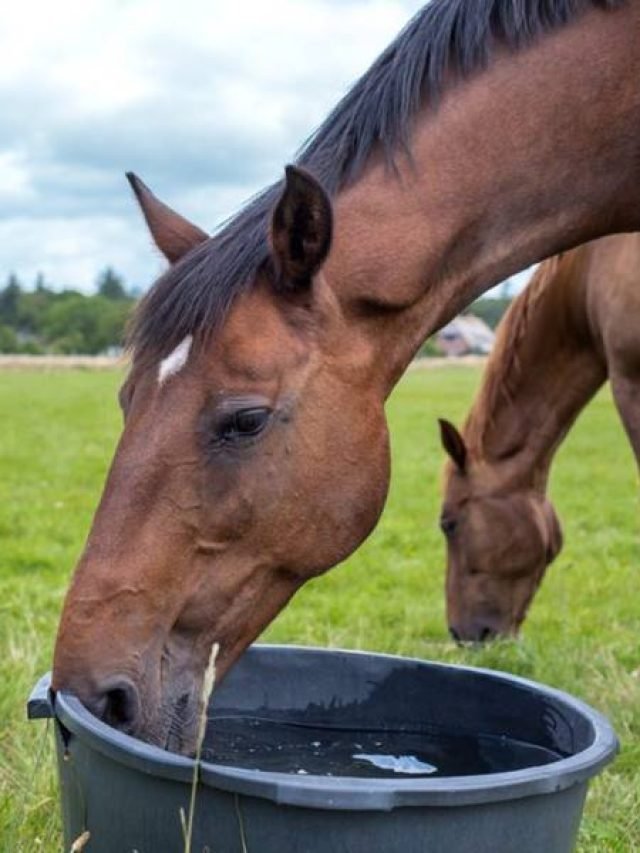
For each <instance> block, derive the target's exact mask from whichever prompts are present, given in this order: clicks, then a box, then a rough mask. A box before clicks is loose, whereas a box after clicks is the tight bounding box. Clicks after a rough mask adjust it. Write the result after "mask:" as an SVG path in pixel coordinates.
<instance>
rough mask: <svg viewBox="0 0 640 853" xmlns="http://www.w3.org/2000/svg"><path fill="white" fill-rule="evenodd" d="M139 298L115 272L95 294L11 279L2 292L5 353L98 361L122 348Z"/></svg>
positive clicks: (0, 329)
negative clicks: (74, 356) (75, 356)
mask: <svg viewBox="0 0 640 853" xmlns="http://www.w3.org/2000/svg"><path fill="white" fill-rule="evenodd" d="M135 301H136V297H135V295H134V294H133V293H131V292H129V291H128V290H127V288H126V287H125V284H124V281H123V279H122V277H121V276H119V275H118V273H116V272H115V271H114V270H113V269H111V268H108V269H106V270H104V272H102V273H101V274H100V276H99V277H98V280H97V283H96V291H95V293H93V294H85V293H80V292H79V291H77V290H54V289H53V288H51V287H49V286H48V285H47V283H46V282H45V281H44V278H43V277H42V276H38V279H37V280H36V282H35V286H34V287H32V288H25V287H24V286H23V285H22V283H21V282H20V281H19V280H18V278H17V276H15V275H13V274H12V275H10V276H9V277H8V279H7V282H6V284H5V286H4V287H3V288H2V289H0V352H1V353H27V354H33V355H39V354H43V353H59V354H71V353H73V354H75V353H81V354H88V355H97V354H99V353H104V352H109V351H112V350H114V348H119V347H120V346H121V345H122V342H123V339H124V330H125V325H126V321H127V318H128V316H129V314H130V312H131V309H132V308H133V305H134V304H135Z"/></svg>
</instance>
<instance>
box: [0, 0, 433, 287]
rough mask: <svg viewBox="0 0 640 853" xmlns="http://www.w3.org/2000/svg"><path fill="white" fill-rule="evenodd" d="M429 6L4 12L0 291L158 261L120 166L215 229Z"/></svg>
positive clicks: (142, 275)
mask: <svg viewBox="0 0 640 853" xmlns="http://www.w3.org/2000/svg"><path fill="white" fill-rule="evenodd" d="M423 2H424V0H268V2H265V0H234V2H227V0H206V2H200V0H56V2H55V3H53V2H52V3H45V2H39V0H22V2H20V1H19V0H18V2H12V3H6V4H2V5H3V9H2V28H1V30H0V56H2V63H1V64H0V283H2V282H3V281H4V280H5V279H6V276H7V274H8V273H9V272H10V271H15V272H16V273H17V274H18V275H19V277H20V278H21V279H22V280H23V281H24V282H25V283H27V284H30V283H31V282H32V281H33V279H34V277H35V275H36V273H37V272H38V271H41V272H43V273H44V275H45V277H46V279H47V280H49V281H50V282H51V283H52V284H54V285H55V286H57V287H62V286H73V287H78V288H82V289H84V290H90V289H91V288H92V287H93V283H94V281H95V278H96V275H97V273H98V272H99V271H100V270H101V269H103V268H104V267H105V266H107V265H109V264H110V265H113V266H114V267H115V268H116V269H117V270H118V271H120V272H121V273H122V274H123V275H124V277H125V279H126V281H127V282H128V283H129V284H130V285H134V286H138V287H146V286H147V285H148V284H149V283H150V282H151V280H152V279H153V278H154V276H155V275H156V274H157V273H158V272H159V271H160V269H161V267H162V263H161V260H160V259H159V257H158V255H157V253H156V252H155V251H154V250H153V249H152V248H151V245H150V240H149V237H148V236H147V233H146V231H145V229H144V227H143V225H142V222H141V220H140V217H139V215H138V213H137V210H136V209H135V207H134V204H133V202H132V198H131V195H130V192H129V189H128V185H127V184H126V182H125V179H124V172H125V171H126V170H128V169H131V170H133V171H135V172H137V173H138V174H139V175H140V176H141V177H142V178H143V179H144V180H145V181H146V182H147V183H148V184H150V186H151V187H152V188H153V189H154V190H155V191H156V192H157V193H158V194H159V195H160V196H161V197H162V198H163V199H164V200H165V201H167V202H168V203H169V204H171V205H172V206H173V207H175V208H177V209H178V210H180V211H181V212H182V213H184V214H186V215H187V216H189V217H190V218H192V219H193V220H194V221H197V222H198V223H199V224H200V225H202V227H204V228H206V229H213V228H214V227H215V226H216V225H217V224H218V223H219V222H220V221H221V220H222V219H224V218H225V217H226V216H228V215H229V214H230V213H232V212H233V211H234V210H235V209H236V208H237V207H238V206H239V205H240V204H241V203H242V202H243V201H244V200H245V199H246V198H248V197H249V196H251V195H252V194H253V193H254V192H256V191H257V190H258V189H260V188H261V187H262V186H264V185H265V184H266V183H268V182H270V181H271V180H273V179H274V178H275V177H277V176H278V174H279V172H280V170H281V169H282V167H283V165H284V163H286V162H287V161H288V160H289V159H290V158H291V156H292V154H293V153H294V152H295V150H296V149H297V148H298V146H299V145H300V144H301V143H302V142H303V141H304V139H305V137H306V136H307V135H308V134H309V133H310V132H311V131H312V130H313V129H314V128H315V127H316V125H317V124H318V123H319V122H320V121H321V120H322V118H323V117H324V116H325V115H326V113H327V112H328V110H329V109H330V108H331V107H332V106H333V104H334V103H335V102H336V101H337V100H338V98H339V97H340V96H341V95H342V94H343V93H344V92H345V91H346V89H347V88H348V87H349V85H350V84H351V83H352V82H353V81H354V79H355V78H356V77H357V76H358V75H359V74H361V73H362V72H363V71H364V70H366V68H367V67H368V65H369V64H370V62H371V61H372V60H373V59H374V58H375V57H376V56H377V54H378V53H379V52H380V51H381V49H382V48H383V47H384V46H385V45H386V44H387V43H388V42H389V41H390V40H391V39H392V38H393V36H394V35H395V34H396V33H397V31H398V30H399V29H400V28H401V27H402V26H403V25H404V24H405V22H406V21H407V20H408V19H409V18H410V17H411V15H412V14H413V13H414V12H415V11H416V10H417V9H418V8H419V7H420V6H421V5H423Z"/></svg>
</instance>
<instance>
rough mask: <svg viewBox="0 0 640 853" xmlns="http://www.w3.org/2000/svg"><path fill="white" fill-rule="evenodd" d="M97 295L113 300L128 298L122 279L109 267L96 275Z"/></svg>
mask: <svg viewBox="0 0 640 853" xmlns="http://www.w3.org/2000/svg"><path fill="white" fill-rule="evenodd" d="M98 296H104V298H105V299H112V300H114V301H117V300H121V299H128V296H127V291H126V290H125V286H124V281H123V280H122V278H121V277H120V276H119V275H118V274H117V273H116V272H115V271H114V270H113V269H112V268H111V267H107V269H106V270H104V272H102V273H100V275H99V276H98Z"/></svg>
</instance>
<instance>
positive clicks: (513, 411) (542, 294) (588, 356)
mask: <svg viewBox="0 0 640 853" xmlns="http://www.w3.org/2000/svg"><path fill="white" fill-rule="evenodd" d="M593 251H597V244H595V245H593V244H592V245H588V246H583V247H580V248H578V249H575V250H574V251H573V252H569V253H567V254H566V255H563V256H560V257H556V258H552V259H550V260H549V261H546V262H545V263H544V264H543V265H542V266H541V267H539V268H538V270H537V271H536V274H535V275H534V278H533V280H532V281H531V283H530V284H529V286H528V287H527V289H526V290H525V291H524V293H522V294H520V296H519V297H518V298H517V299H516V300H515V301H514V302H513V304H512V305H511V307H510V309H509V311H508V312H507V314H506V316H505V318H504V320H503V322H502V323H501V324H500V328H499V332H498V336H497V339H496V344H495V347H494V350H493V352H492V354H491V357H490V359H489V362H488V364H487V368H486V371H485V375H484V379H483V383H482V387H481V389H480V392H479V393H478V396H477V398H476V401H475V402H474V405H473V407H472V409H471V412H470V414H469V417H468V419H467V423H466V425H465V429H464V437H465V442H466V444H467V447H468V449H469V455H470V458H471V460H472V461H473V464H474V467H475V466H476V465H477V466H479V467H480V469H481V470H482V471H483V480H485V479H486V480H487V482H488V483H490V487H491V488H492V489H500V488H505V487H509V488H512V487H518V488H532V489H534V490H536V491H538V492H541V493H544V491H545V489H546V483H547V475H548V470H549V466H550V464H551V460H552V458H553V455H554V453H555V451H556V449H557V447H558V445H559V444H560V442H561V441H562V439H563V438H564V436H565V435H566V433H567V431H568V430H569V429H570V427H571V425H572V424H573V423H574V421H575V419H576V417H577V416H578V414H579V412H580V411H581V410H582V409H583V408H584V406H585V405H586V404H587V402H588V401H589V400H590V399H591V397H592V396H593V395H594V394H595V392H596V391H597V390H598V388H599V387H600V386H601V385H602V383H603V382H604V381H605V379H606V374H607V367H606V362H605V359H604V356H603V354H602V353H601V351H600V347H599V346H598V345H597V343H596V341H595V340H594V338H593V335H592V331H591V328H590V322H589V316H588V307H587V301H588V293H589V287H588V283H589V282H588V273H589V256H590V254H591V252H593ZM489 472H490V473H489Z"/></svg>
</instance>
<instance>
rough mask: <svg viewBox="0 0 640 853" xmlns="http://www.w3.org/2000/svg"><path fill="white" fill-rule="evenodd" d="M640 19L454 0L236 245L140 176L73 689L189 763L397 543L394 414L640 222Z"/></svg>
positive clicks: (63, 633) (357, 92)
mask: <svg viewBox="0 0 640 853" xmlns="http://www.w3.org/2000/svg"><path fill="white" fill-rule="evenodd" d="M639 79H640V0H554V2H549V0H526V2H524V0H483V2H482V3H478V2H477V0H433V2H431V3H429V4H428V5H427V6H426V7H425V8H424V9H423V10H422V11H421V12H420V13H418V14H417V15H416V16H415V17H414V18H413V20H412V21H411V22H410V23H409V24H408V26H407V27H406V29H404V30H403V31H402V32H401V34H400V35H399V36H398V37H397V38H396V40H395V41H394V42H393V43H392V44H391V45H390V46H389V47H388V48H387V49H386V50H385V51H384V52H383V53H382V54H381V55H380V57H379V58H378V59H377V60H376V61H375V62H374V63H373V65H372V67H371V68H370V69H369V70H368V71H367V72H366V73H365V74H364V75H363V77H362V78H361V79H360V80H359V81H358V82H357V83H356V84H355V85H354V86H353V87H352V88H351V90H350V91H349V92H348V93H347V94H346V95H345V97H344V98H343V100H342V101H341V102H340V103H339V104H338V105H337V107H336V108H335V109H334V111H333V112H332V113H330V115H329V116H328V118H327V119H326V121H325V122H324V123H322V124H321V125H320V127H319V129H318V130H317V131H316V132H315V133H314V135H313V136H312V137H311V138H310V140H309V141H308V142H307V144H306V145H305V146H304V147H303V149H302V151H301V153H300V155H299V156H298V158H297V160H296V163H295V165H292V166H289V167H287V169H286V171H285V175H284V178H283V180H282V181H279V182H276V183H275V184H273V185H272V186H270V187H268V188H267V189H266V190H265V191H264V192H263V193H262V194H260V195H259V196H258V197H257V198H255V199H254V200H253V201H252V202H250V203H249V204H248V205H247V206H246V207H244V208H243V209H242V210H241V211H240V212H239V213H238V214H237V216H235V217H234V218H233V219H232V220H231V221H230V222H228V223H227V224H226V225H225V226H223V227H222V228H221V230H219V231H218V232H217V233H216V234H215V235H214V236H213V237H210V236H208V235H207V234H206V233H205V232H203V231H202V230H201V229H200V228H198V227H197V226H195V225H193V224H191V223H190V222H188V221H187V220H186V219H184V218H183V217H181V216H180V215H179V214H177V213H175V212H174V211H172V210H171V209H170V208H168V207H167V206H166V205H165V204H164V203H162V202H161V201H159V200H158V199H157V198H155V196H154V195H153V194H152V193H151V191H150V190H149V189H148V188H147V187H146V186H145V185H144V184H143V183H142V182H141V181H140V180H139V179H138V178H136V177H135V176H131V178H130V181H131V184H132V187H133V190H134V192H135V194H136V196H137V199H138V202H139V204H140V207H141V209H142V213H143V214H144V217H145V219H146V221H147V224H148V227H149V229H150V232H151V235H152V238H153V240H154V241H155V243H156V245H157V246H158V248H159V249H160V250H161V251H162V252H163V253H164V255H165V256H166V258H167V260H168V261H169V264H170V266H169V268H168V270H167V272H166V273H165V274H164V275H162V276H161V277H160V279H159V280H158V281H157V282H156V283H155V284H154V285H153V287H152V288H151V290H150V291H149V292H148V294H147V295H146V297H145V298H144V299H143V300H142V303H141V305H140V308H139V310H138V312H137V315H136V317H135V321H134V323H133V327H132V330H131V334H130V340H129V343H130V346H131V350H132V355H133V361H132V366H131V370H130V373H129V375H128V378H127V379H126V381H125V383H124V386H123V388H122V390H121V393H120V402H121V405H122V409H123V412H124V419H125V423H124V430H123V433H122V436H121V438H120V442H119V444H118V447H117V449H116V452H115V456H114V459H113V462H112V465H111V469H110V472H109V474H108V477H107V481H106V484H105V487H104V492H103V495H102V498H101V500H100V503H99V506H98V509H97V511H96V515H95V518H94V520H93V524H92V528H91V531H90V533H89V537H88V540H87V543H86V546H85V549H84V552H83V554H82V556H81V558H80V560H79V563H78V566H77V568H76V571H75V574H74V577H73V580H72V583H71V585H70V588H69V591H68V593H67V597H66V600H65V604H64V607H63V612H62V617H61V621H60V627H59V631H58V636H57V641H56V647H55V654H54V664H53V676H52V685H53V688H54V690H61V689H64V690H68V691H71V692H74V693H75V694H76V695H77V696H78V697H79V699H80V700H81V701H83V702H84V703H85V705H87V707H88V708H90V709H91V710H92V711H93V712H94V713H95V714H96V715H98V716H99V717H101V718H103V719H104V720H106V721H107V722H109V723H110V724H112V725H114V726H117V727H120V728H121V729H122V730H124V731H127V732H130V733H132V734H134V735H136V736H137V737H140V738H142V739H146V740H147V741H150V742H154V743H157V744H160V745H164V746H166V747H167V748H170V749H173V750H178V751H183V752H189V751H190V750H191V749H192V748H193V743H194V734H195V731H196V723H195V721H196V718H197V711H198V705H199V696H200V685H201V682H202V677H203V674H204V670H205V668H206V663H207V661H208V658H209V651H210V649H211V647H212V644H213V643H214V642H216V643H218V644H219V648H220V653H219V655H218V659H217V675H218V677H220V678H221V677H223V676H224V673H225V672H226V671H227V670H228V668H229V667H230V666H231V665H232V664H233V662H234V661H235V660H236V659H237V658H238V656H239V655H240V654H241V653H242V651H243V650H244V649H245V648H246V647H247V646H248V645H249V644H250V643H251V642H252V641H253V640H254V639H255V638H256V637H257V636H258V635H259V634H260V632H261V631H262V630H263V628H264V627H265V626H266V625H267V624H268V623H269V622H270V621H271V620H272V619H273V618H274V617H275V616H276V615H277V613H279V611H280V610H281V609H282V608H283V607H284V606H285V605H286V603H287V602H288V601H289V600H290V599H291V597H292V596H293V595H294V594H295V592H296V590H298V589H299V588H300V587H301V585H302V584H304V583H305V581H307V580H308V579H310V578H312V577H314V576H317V575H319V574H321V573H322V572H325V571H327V569H329V568H331V567H332V566H334V565H335V564H336V563H339V562H340V561H341V560H344V559H345V558H346V557H347V556H348V555H349V554H350V553H351V552H352V551H353V550H354V549H355V548H356V547H357V546H358V545H359V544H360V543H361V542H362V541H363V539H365V538H366V536H367V535H368V534H369V532H370V531H371V530H372V528H373V527H374V526H375V524H376V522H377V520H378V518H379V516H380V513H381V511H382V508H383V506H384V503H385V499H386V494H387V488H388V480H389V445H388V435H387V425H386V419H385V412H384V404H385V400H386V398H387V397H388V395H389V394H390V392H391V390H392V388H393V386H394V385H395V384H396V382H397V381H398V379H399V378H400V377H401V376H402V373H403V371H404V370H405V368H406V366H407V365H408V364H409V362H410V361H411V359H412V357H413V355H414V353H415V352H416V350H417V349H418V348H419V346H420V345H421V343H422V342H423V341H424V339H425V338H426V337H427V336H428V335H429V334H430V333H431V332H432V331H434V330H435V329H437V328H438V327H440V326H442V325H443V324H444V323H445V322H446V321H447V320H449V319H450V318H451V317H453V316H454V315H455V314H457V313H458V312H459V311H460V310H461V308H463V307H464V306H465V305H467V304H468V303H469V302H471V301H472V300H473V299H474V298H475V297H476V296H477V295H478V294H480V293H481V292H483V291H484V290H486V289H487V288H489V287H490V286H492V285H493V284H495V283H496V282H497V281H500V280H503V279H505V278H507V277H508V276H509V275H510V274H512V273H513V272H515V271H516V270H519V269H523V268H524V267H526V266H528V265H529V264H531V263H533V262H534V261H537V260H539V259H540V258H542V257H545V256H548V255H551V254H555V253H557V252H559V251H562V250H563V249H567V248H570V247H571V246H573V245H577V244H578V243H583V242H586V241H587V240H589V239H594V238H596V237H599V236H603V235H604V234H607V233H612V232H619V231H633V230H640V87H639V86H638V85H637V81H638V80H639Z"/></svg>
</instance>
